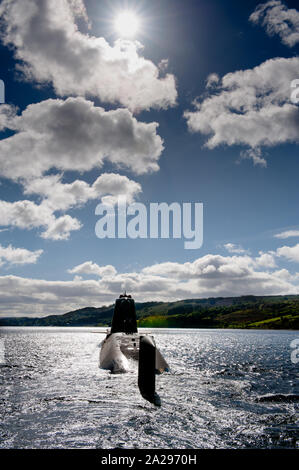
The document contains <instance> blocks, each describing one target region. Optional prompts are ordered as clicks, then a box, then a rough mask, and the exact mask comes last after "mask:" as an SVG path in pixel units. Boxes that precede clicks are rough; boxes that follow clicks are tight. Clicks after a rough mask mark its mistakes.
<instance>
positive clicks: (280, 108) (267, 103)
mask: <svg viewBox="0 0 299 470" xmlns="http://www.w3.org/2000/svg"><path fill="white" fill-rule="evenodd" d="M298 69H299V57H292V58H289V59H284V58H277V59H270V60H267V61H266V62H263V63H262V64H260V65H258V66H257V67H254V68H253V69H247V70H239V71H236V72H232V73H228V74H226V75H225V76H224V77H222V79H221V81H220V82H219V85H218V87H217V88H216V89H215V88H213V92H211V93H210V95H209V96H208V97H206V98H204V99H203V100H202V101H201V102H200V101H195V102H194V107H195V110H193V111H186V112H185V113H184V116H185V118H186V120H187V124H188V128H189V130H190V131H191V132H201V133H202V134H204V135H206V136H208V140H207V142H206V146H207V147H208V148H210V149H213V148H215V147H217V146H219V145H223V144H226V145H229V146H231V145H245V146H247V147H249V149H247V151H246V150H245V152H242V153H241V158H251V159H252V160H253V162H254V163H255V164H260V165H262V166H265V165H266V160H265V159H264V158H263V157H262V154H261V149H260V148H261V147H262V146H266V147H270V146H274V145H278V144H283V143H298V142H299V133H298V126H299V107H298V106H297V105H296V104H294V103H292V102H291V101H290V90H291V89H290V84H291V82H292V80H294V79H295V78H297V76H298Z"/></svg>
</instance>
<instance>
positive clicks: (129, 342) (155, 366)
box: [100, 293, 169, 406]
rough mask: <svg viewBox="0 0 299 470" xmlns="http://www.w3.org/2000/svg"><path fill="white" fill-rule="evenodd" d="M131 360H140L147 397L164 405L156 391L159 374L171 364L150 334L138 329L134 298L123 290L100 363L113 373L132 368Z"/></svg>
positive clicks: (141, 383)
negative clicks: (139, 331)
mask: <svg viewBox="0 0 299 470" xmlns="http://www.w3.org/2000/svg"><path fill="white" fill-rule="evenodd" d="M130 360H135V361H138V387H139V390H140V393H141V395H142V396H143V398H145V400H148V401H149V402H151V403H153V404H154V405H156V406H160V405H161V400H160V397H159V395H158V394H157V393H156V379H155V376H156V374H161V373H163V372H168V371H169V366H168V364H167V362H166V361H165V359H164V358H163V356H162V354H161V353H160V351H159V349H158V348H157V347H156V343H155V340H154V337H153V336H152V335H151V334H145V333H138V329H137V320H136V309H135V302H134V299H133V298H132V297H131V295H127V294H126V293H124V294H121V295H120V296H119V298H118V299H116V301H115V307H114V313H113V318H112V324H111V329H110V331H109V332H108V333H107V336H106V338H105V339H104V341H103V343H102V346H101V351H100V367H101V368H102V369H108V370H110V371H111V373H114V374H115V373H124V372H128V371H129V370H130Z"/></svg>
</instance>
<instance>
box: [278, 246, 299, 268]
mask: <svg viewBox="0 0 299 470" xmlns="http://www.w3.org/2000/svg"><path fill="white" fill-rule="evenodd" d="M276 253H277V255H278V256H283V257H284V258H287V259H288V260H290V261H294V262H297V263H298V262H299V243H297V245H295V246H282V247H280V248H278V249H277V250H276Z"/></svg>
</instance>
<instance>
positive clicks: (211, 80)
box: [206, 73, 220, 88]
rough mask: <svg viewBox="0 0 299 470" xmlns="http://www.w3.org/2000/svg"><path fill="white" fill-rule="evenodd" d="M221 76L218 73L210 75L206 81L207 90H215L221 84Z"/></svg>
mask: <svg viewBox="0 0 299 470" xmlns="http://www.w3.org/2000/svg"><path fill="white" fill-rule="evenodd" d="M219 80H220V78H219V75H218V74H217V73H210V75H208V77H207V80H206V86H207V88H213V87H214V86H216V85H218V83H219Z"/></svg>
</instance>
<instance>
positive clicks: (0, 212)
mask: <svg viewBox="0 0 299 470" xmlns="http://www.w3.org/2000/svg"><path fill="white" fill-rule="evenodd" d="M0 226H11V227H18V228H21V229H27V230H30V229H33V228H43V229H44V231H43V232H42V233H41V236H42V237H43V238H49V239H52V240H67V239H68V238H69V236H70V232H71V231H72V230H79V229H80V228H81V224H80V222H79V220H78V219H76V218H74V217H71V216H69V215H62V216H60V217H58V218H56V217H55V215H54V214H53V210H52V209H51V208H50V207H48V206H47V204H45V203H41V204H35V203H34V202H33V201H28V200H22V201H16V202H7V201H0Z"/></svg>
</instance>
